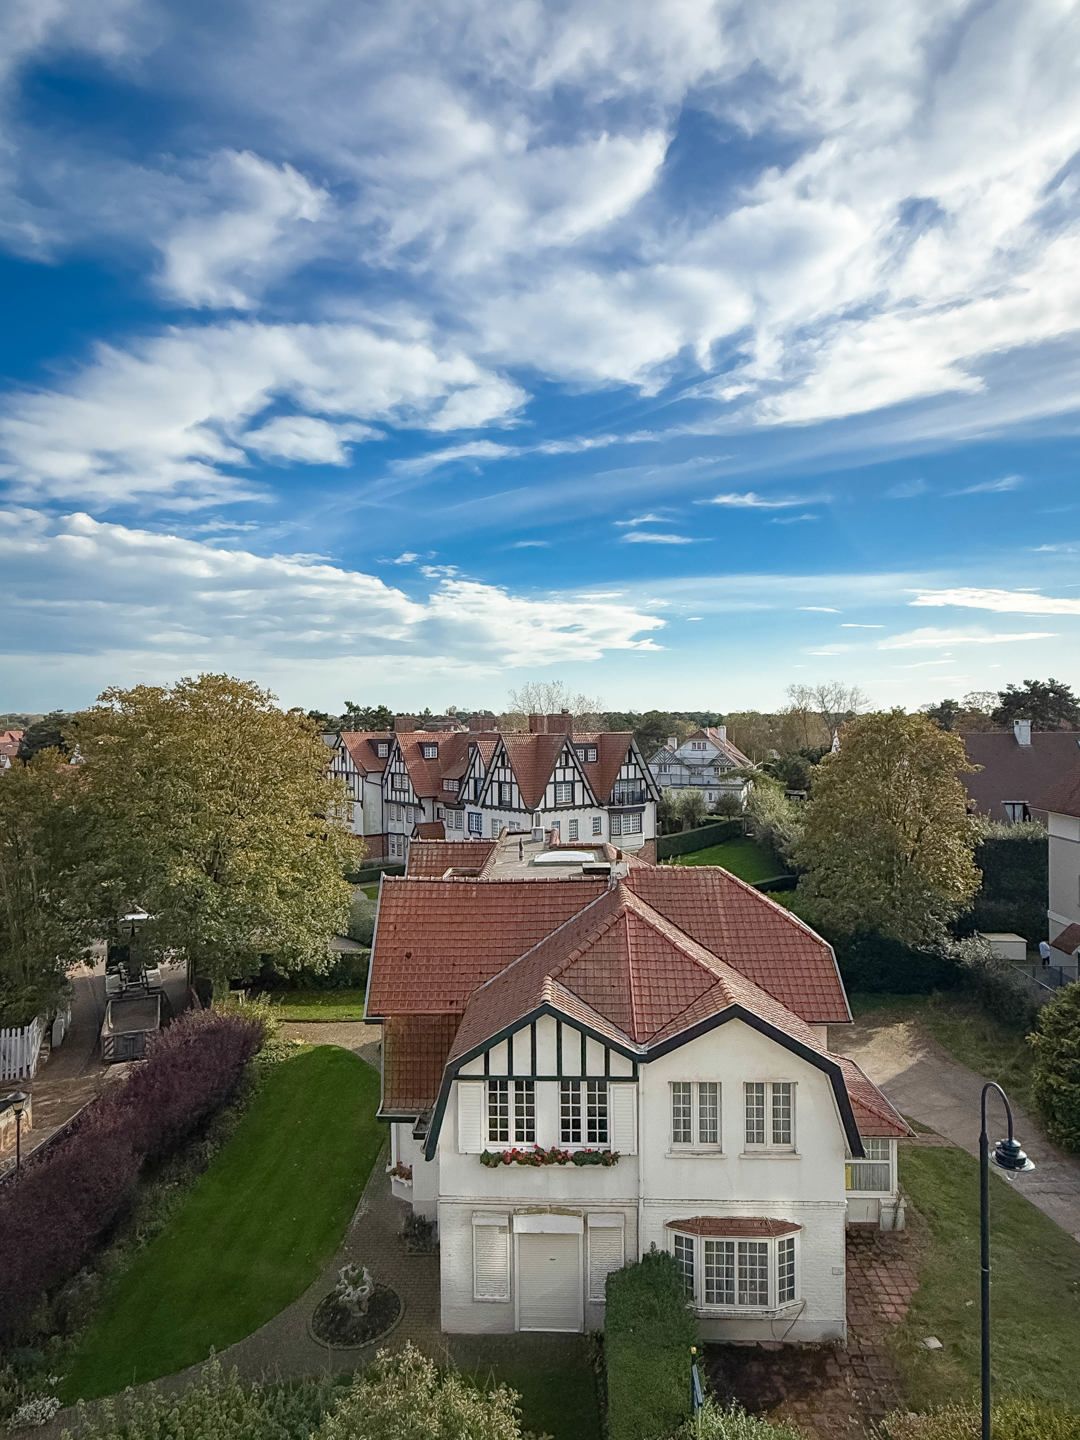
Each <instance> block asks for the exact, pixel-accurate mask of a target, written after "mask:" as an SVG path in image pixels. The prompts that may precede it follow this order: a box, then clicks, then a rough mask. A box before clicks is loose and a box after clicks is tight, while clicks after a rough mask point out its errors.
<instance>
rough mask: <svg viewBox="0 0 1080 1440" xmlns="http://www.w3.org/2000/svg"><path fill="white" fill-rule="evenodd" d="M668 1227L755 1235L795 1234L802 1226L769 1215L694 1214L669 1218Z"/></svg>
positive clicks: (688, 1231)
mask: <svg viewBox="0 0 1080 1440" xmlns="http://www.w3.org/2000/svg"><path fill="white" fill-rule="evenodd" d="M667 1229H669V1230H682V1231H683V1232H684V1233H685V1234H687V1235H724V1236H728V1237H731V1236H740V1237H742V1238H743V1239H746V1238H749V1237H754V1236H765V1237H768V1236H776V1235H794V1234H795V1232H796V1231H797V1230H801V1229H802V1226H801V1225H798V1224H796V1222H795V1221H794V1220H773V1219H772V1218H771V1216H768V1215H692V1216H691V1217H690V1218H689V1219H688V1220H669V1221H668V1222H667Z"/></svg>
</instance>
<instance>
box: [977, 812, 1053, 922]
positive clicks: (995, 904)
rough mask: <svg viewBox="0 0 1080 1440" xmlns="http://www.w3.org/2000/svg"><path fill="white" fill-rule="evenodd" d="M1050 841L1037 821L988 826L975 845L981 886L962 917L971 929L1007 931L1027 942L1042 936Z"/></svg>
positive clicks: (1044, 919)
mask: <svg viewBox="0 0 1080 1440" xmlns="http://www.w3.org/2000/svg"><path fill="white" fill-rule="evenodd" d="M1048 857H1049V840H1048V838H1047V833H1046V831H1045V830H1044V829H1043V827H1042V826H1041V825H1037V824H1035V823H1031V824H1028V825H998V824H987V825H986V826H985V827H984V828H983V831H982V838H981V839H980V840H979V843H978V844H977V845H976V847H975V863H976V865H978V867H979V869H980V870H981V871H982V876H983V879H982V886H981V888H980V890H979V893H978V894H977V895H976V896H975V901H974V904H973V905H972V908H971V910H970V911H969V912H968V915H967V916H965V917H964V918H965V921H967V922H968V923H969V924H970V926H971V928H972V929H975V930H982V931H986V930H1012V931H1015V933H1016V934H1018V935H1023V937H1024V939H1025V940H1027V942H1028V944H1029V945H1037V944H1038V942H1039V941H1040V940H1045V939H1046V933H1047V930H1046V895H1047V887H1048V885H1049V879H1048V865H1049V858H1048Z"/></svg>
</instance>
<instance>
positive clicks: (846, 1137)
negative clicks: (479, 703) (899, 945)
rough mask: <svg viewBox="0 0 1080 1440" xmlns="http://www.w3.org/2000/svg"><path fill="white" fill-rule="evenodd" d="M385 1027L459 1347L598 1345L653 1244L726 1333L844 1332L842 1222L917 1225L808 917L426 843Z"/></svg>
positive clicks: (391, 916) (720, 882)
mask: <svg viewBox="0 0 1080 1440" xmlns="http://www.w3.org/2000/svg"><path fill="white" fill-rule="evenodd" d="M496 743H497V744H498V743H505V742H504V741H502V740H500V741H498V742H496ZM574 743H575V744H576V743H577V742H576V741H575V742H574ZM494 755H495V752H494V751H493V752H492V759H494ZM597 763H599V762H597ZM499 783H503V782H499ZM366 1010H367V1017H368V1019H369V1020H370V1021H373V1022H375V1023H378V1024H380V1025H381V1026H382V1035H383V1041H382V1053H383V1080H382V1100H381V1108H380V1115H381V1118H382V1119H384V1120H385V1121H387V1122H388V1123H389V1126H390V1133H391V1166H390V1175H391V1179H390V1181H389V1183H390V1184H391V1185H392V1188H393V1191H394V1193H395V1194H396V1195H397V1196H398V1198H399V1199H401V1200H405V1201H407V1202H408V1203H410V1204H411V1206H412V1208H413V1210H414V1211H415V1212H416V1213H418V1214H419V1215H422V1216H424V1217H427V1218H428V1219H430V1220H432V1221H434V1222H435V1224H436V1225H437V1227H438V1236H439V1242H440V1257H441V1258H440V1285H441V1313H442V1328H443V1329H444V1330H446V1331H449V1332H471V1333H496V1332H506V1331H519V1330H520V1331H533V1330H537V1331H568V1332H573V1331H581V1330H591V1329H594V1328H598V1327H600V1326H602V1324H603V1313H604V1297H605V1282H606V1279H607V1276H608V1275H609V1274H610V1273H611V1272H612V1271H613V1270H615V1269H618V1268H619V1267H621V1266H622V1265H624V1264H626V1263H628V1262H630V1261H632V1260H634V1259H637V1258H639V1257H640V1256H641V1255H643V1254H645V1253H646V1252H647V1251H649V1250H650V1249H652V1248H654V1247H655V1248H656V1249H660V1250H666V1251H668V1252H670V1254H671V1255H672V1256H673V1257H674V1258H675V1260H676V1262H677V1263H678V1265H679V1267H680V1269H681V1271H682V1275H683V1277H684V1280H685V1283H686V1289H687V1294H688V1297H689V1299H690V1302H691V1303H692V1305H693V1307H694V1309H695V1311H696V1312H697V1314H698V1315H699V1317H700V1319H701V1324H702V1329H703V1333H704V1334H705V1335H706V1336H707V1337H710V1338H717V1339H727V1340H758V1341H825V1340H833V1339H842V1338H843V1337H844V1336H845V1326H846V1321H845V1232H846V1226H847V1225H848V1224H851V1223H873V1224H881V1225H883V1226H885V1227H886V1228H890V1227H892V1226H894V1225H896V1224H897V1223H898V1217H899V1215H900V1214H901V1213H902V1212H901V1211H900V1208H899V1196H898V1187H897V1170H896V1147H897V1141H898V1139H900V1138H902V1137H904V1136H906V1135H907V1134H909V1133H910V1132H909V1131H908V1128H907V1126H906V1124H905V1122H904V1121H903V1119H902V1118H901V1116H900V1115H899V1114H898V1113H897V1112H896V1110H895V1109H894V1108H893V1107H892V1106H891V1105H890V1103H889V1102H888V1101H887V1100H886V1099H885V1097H884V1096H883V1095H882V1094H881V1093H880V1091H878V1090H877V1089H876V1087H875V1086H874V1085H873V1084H872V1083H871V1082H870V1081H869V1080H868V1079H867V1077H866V1076H865V1075H864V1074H863V1073H862V1071H861V1070H860V1069H859V1068H858V1066H856V1065H855V1064H854V1062H852V1061H851V1060H850V1059H847V1058H845V1057H843V1056H840V1055H837V1054H835V1053H833V1052H832V1051H831V1050H830V1048H829V1027H830V1026H832V1025H837V1026H841V1027H843V1026H845V1025H847V1024H848V1023H849V1022H850V1018H851V1016H850V1011H849V1009H848V1004H847V999H846V996H845V993H844V989H843V985H842V983H841V980H840V975H839V972H838V969H837V965H836V960H835V957H834V955H833V952H832V950H831V948H830V947H829V945H828V944H827V943H826V942H825V941H824V940H822V939H821V937H820V936H818V935H816V934H815V933H814V932H813V931H812V930H810V929H809V928H808V927H807V926H806V925H804V924H803V923H802V922H801V921H800V920H798V919H797V918H796V917H795V916H793V915H792V914H791V913H790V912H788V911H786V910H784V909H782V908H781V907H780V906H778V905H776V904H774V903H773V902H772V901H771V900H769V899H768V898H767V897H765V896H763V895H761V894H760V893H759V892H757V891H756V890H754V889H753V888H752V887H750V886H748V885H746V884H744V883H743V882H742V881H740V880H738V879H736V878H735V877H734V876H732V875H730V874H728V872H727V871H725V870H721V869H718V868H710V867H685V868H683V867H669V866H655V865H651V864H649V863H647V862H646V861H644V860H642V859H641V858H640V856H635V855H634V854H633V853H632V852H629V851H627V850H626V849H624V848H623V847H621V846H617V845H615V844H612V843H610V842H608V843H599V842H597V843H596V844H588V843H580V842H579V843H578V844H577V845H570V844H567V843H561V844H559V845H558V846H553V845H552V844H551V842H550V840H542V839H534V838H533V837H532V836H528V837H525V838H521V837H515V836H511V835H504V836H503V837H502V838H501V839H499V840H492V839H490V838H483V839H473V840H471V841H469V840H466V841H465V842H463V843H461V844H456V845H455V844H453V843H451V842H449V841H446V840H442V841H430V840H424V839H422V838H417V839H416V840H414V842H413V844H412V846H411V849H410V852H409V858H408V866H407V870H406V874H405V875H404V876H403V877H401V878H398V879H390V878H384V879H383V881H382V885H381V888H380V897H379V908H378V918H377V922H376V928H375V937H374V942H373V950H372V957H371V969H370V976H369V982H368V993H367V1006H366Z"/></svg>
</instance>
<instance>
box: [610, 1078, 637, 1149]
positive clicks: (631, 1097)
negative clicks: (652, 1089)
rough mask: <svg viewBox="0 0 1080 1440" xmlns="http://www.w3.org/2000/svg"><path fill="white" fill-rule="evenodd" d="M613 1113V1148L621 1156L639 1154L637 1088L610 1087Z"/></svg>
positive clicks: (622, 1085)
mask: <svg viewBox="0 0 1080 1440" xmlns="http://www.w3.org/2000/svg"><path fill="white" fill-rule="evenodd" d="M608 1093H609V1096H610V1099H609V1101H608V1104H609V1107H610V1112H611V1148H612V1149H613V1150H617V1151H618V1152H619V1154H620V1155H636V1154H637V1086H636V1085H631V1084H614V1085H611V1086H609V1087H608Z"/></svg>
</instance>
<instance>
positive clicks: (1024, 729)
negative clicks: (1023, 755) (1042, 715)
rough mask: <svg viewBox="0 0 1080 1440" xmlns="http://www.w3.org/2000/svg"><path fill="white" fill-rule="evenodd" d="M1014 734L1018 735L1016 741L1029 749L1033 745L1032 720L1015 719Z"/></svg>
mask: <svg viewBox="0 0 1080 1440" xmlns="http://www.w3.org/2000/svg"><path fill="white" fill-rule="evenodd" d="M1013 734H1014V735H1015V736H1016V743H1017V744H1018V745H1022V746H1023V747H1024V748H1025V749H1027V748H1028V747H1029V746H1030V745H1031V721H1030V720H1014V721H1013Z"/></svg>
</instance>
